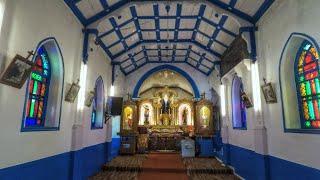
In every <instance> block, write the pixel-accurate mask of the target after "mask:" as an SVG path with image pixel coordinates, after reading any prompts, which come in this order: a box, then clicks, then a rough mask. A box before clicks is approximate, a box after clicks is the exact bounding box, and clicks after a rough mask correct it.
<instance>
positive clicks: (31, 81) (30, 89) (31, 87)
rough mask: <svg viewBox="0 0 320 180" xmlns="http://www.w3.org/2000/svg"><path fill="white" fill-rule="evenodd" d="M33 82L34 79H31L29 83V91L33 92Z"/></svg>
mask: <svg viewBox="0 0 320 180" xmlns="http://www.w3.org/2000/svg"><path fill="white" fill-rule="evenodd" d="M33 83H34V81H33V80H30V83H29V93H32V90H33Z"/></svg>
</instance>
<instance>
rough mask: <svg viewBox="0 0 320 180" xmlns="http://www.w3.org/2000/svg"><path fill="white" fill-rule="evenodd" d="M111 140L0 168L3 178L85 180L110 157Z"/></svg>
mask: <svg viewBox="0 0 320 180" xmlns="http://www.w3.org/2000/svg"><path fill="white" fill-rule="evenodd" d="M109 146H110V147H111V142H105V143H101V144H97V145H93V146H89V147H85V148H83V149H80V150H77V151H71V152H66V153H62V154H58V155H54V156H50V157H46V158H43V159H39V160H35V161H31V162H27V163H23V164H19V165H16V166H12V167H8V168H4V169H0V179H1V180H16V179H17V180H20V179H23V180H34V179H46V180H57V179H59V180H64V179H65V180H70V179H74V180H85V179H88V177H90V176H92V175H94V174H96V173H97V172H99V171H100V170H101V167H102V165H103V164H105V163H106V162H107V161H108V160H109V159H110V154H111V153H110V152H111V151H110V149H109V148H108V147H109Z"/></svg>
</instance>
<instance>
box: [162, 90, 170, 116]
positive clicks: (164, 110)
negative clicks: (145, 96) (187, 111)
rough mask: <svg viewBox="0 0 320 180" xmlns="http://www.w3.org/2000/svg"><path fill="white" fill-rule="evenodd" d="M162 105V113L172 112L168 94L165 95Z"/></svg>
mask: <svg viewBox="0 0 320 180" xmlns="http://www.w3.org/2000/svg"><path fill="white" fill-rule="evenodd" d="M161 105H162V106H161V112H162V114H170V101H169V98H168V95H164V97H163V99H161Z"/></svg>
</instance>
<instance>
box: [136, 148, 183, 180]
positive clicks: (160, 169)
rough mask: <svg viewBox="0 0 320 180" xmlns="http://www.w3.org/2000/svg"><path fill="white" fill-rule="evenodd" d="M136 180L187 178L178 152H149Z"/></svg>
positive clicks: (177, 179)
mask: <svg viewBox="0 0 320 180" xmlns="http://www.w3.org/2000/svg"><path fill="white" fill-rule="evenodd" d="M142 167H143V171H142V172H141V173H140V174H139V175H138V180H158V179H159V180H188V176H187V174H186V169H185V167H184V165H183V162H182V158H181V156H180V154H177V153H169V154H168V153H150V154H149V155H148V158H147V160H146V161H144V162H143V165H142Z"/></svg>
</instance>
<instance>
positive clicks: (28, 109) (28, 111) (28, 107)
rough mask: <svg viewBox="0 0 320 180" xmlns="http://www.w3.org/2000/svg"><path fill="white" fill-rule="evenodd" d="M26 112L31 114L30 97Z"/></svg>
mask: <svg viewBox="0 0 320 180" xmlns="http://www.w3.org/2000/svg"><path fill="white" fill-rule="evenodd" d="M26 114H30V99H28V101H27V112H26Z"/></svg>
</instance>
